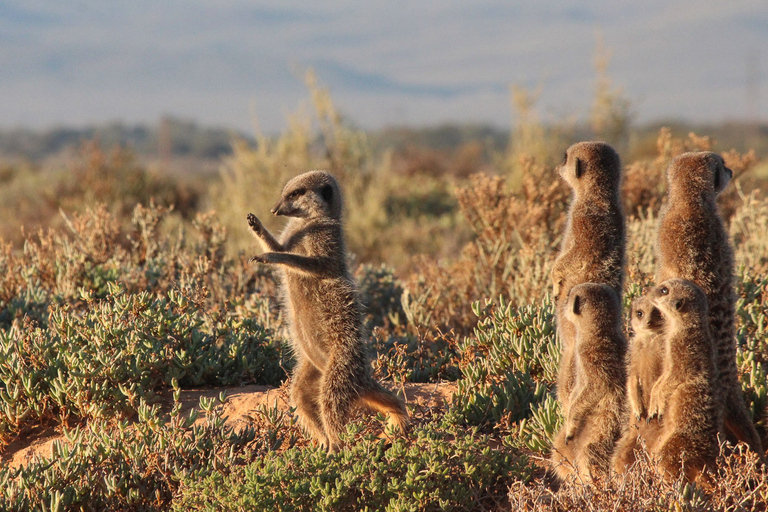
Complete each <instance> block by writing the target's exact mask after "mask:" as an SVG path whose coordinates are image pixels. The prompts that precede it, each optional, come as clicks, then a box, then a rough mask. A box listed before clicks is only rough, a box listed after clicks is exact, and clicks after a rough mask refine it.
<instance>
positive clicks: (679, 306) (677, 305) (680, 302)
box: [673, 299, 685, 311]
mask: <svg viewBox="0 0 768 512" xmlns="http://www.w3.org/2000/svg"><path fill="white" fill-rule="evenodd" d="M684 304H685V301H684V300H683V299H678V300H676V301H675V303H674V304H673V306H674V307H675V311H680V310H681V309H683V305H684Z"/></svg>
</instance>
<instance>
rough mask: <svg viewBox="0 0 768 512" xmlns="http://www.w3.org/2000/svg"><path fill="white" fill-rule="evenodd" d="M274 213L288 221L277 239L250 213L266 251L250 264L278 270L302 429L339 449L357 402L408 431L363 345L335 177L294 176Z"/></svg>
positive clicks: (397, 401) (396, 402)
mask: <svg viewBox="0 0 768 512" xmlns="http://www.w3.org/2000/svg"><path fill="white" fill-rule="evenodd" d="M272 213H274V214H275V215H285V216H288V217H290V220H289V222H288V225H287V226H286V228H285V230H284V231H283V233H282V235H281V236H280V240H279V241H278V240H277V239H275V238H274V237H273V236H272V235H271V234H270V233H269V232H268V231H267V230H266V229H265V228H264V227H263V226H262V224H261V222H260V221H259V219H258V218H256V216H254V215H253V214H249V215H248V224H249V225H250V227H251V229H252V231H253V232H254V234H255V235H256V237H257V238H258V239H259V241H260V242H261V244H262V246H263V247H264V250H265V251H269V252H266V253H265V254H262V255H260V256H256V257H254V258H253V259H252V261H258V262H260V263H267V264H276V265H279V266H280V270H281V273H282V279H281V281H282V288H283V296H284V300H285V309H286V312H287V316H288V324H289V327H290V334H291V344H292V347H293V351H294V354H295V356H296V359H297V364H296V368H295V370H294V372H293V376H292V382H291V403H292V405H293V406H294V407H296V413H297V414H298V417H299V421H300V423H301V425H302V426H303V427H304V429H305V430H306V431H307V432H308V433H309V434H310V435H311V436H312V438H314V439H316V440H317V441H319V442H320V443H322V444H324V445H326V446H327V447H328V448H329V449H330V450H331V451H335V450H337V449H338V448H339V447H340V439H339V434H340V433H342V432H343V431H344V429H345V425H346V424H347V422H348V421H349V416H350V412H351V411H352V409H353V407H355V406H356V405H362V406H365V407H368V408H370V409H373V410H375V411H380V412H385V413H387V414H388V415H389V419H390V422H391V423H392V424H394V425H395V426H397V427H399V428H401V429H402V428H404V427H405V426H406V424H407V422H408V415H407V413H406V410H405V406H404V404H403V402H402V401H401V400H400V399H399V398H397V397H396V396H395V395H394V394H392V393H391V392H390V391H388V390H386V389H384V388H383V387H382V386H381V385H380V384H379V383H378V382H376V381H375V380H374V379H373V377H372V375H371V369H370V365H369V363H368V358H367V356H366V354H365V350H364V347H363V317H362V305H361V303H360V298H359V296H358V291H357V287H356V285H355V283H354V280H353V279H352V276H351V274H350V272H349V269H348V267H347V255H346V248H345V245H344V233H343V226H342V221H341V214H342V197H341V189H340V188H339V185H338V183H337V182H336V179H335V178H334V177H333V176H331V175H330V174H328V173H327V172H324V171H310V172H308V173H305V174H302V175H300V176H297V177H295V178H293V179H292V180H290V181H289V182H288V183H287V184H286V185H285V188H284V189H283V193H282V197H281V199H280V201H279V202H278V203H277V204H276V205H275V207H274V208H273V209H272Z"/></svg>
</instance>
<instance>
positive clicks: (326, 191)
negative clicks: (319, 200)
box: [320, 185, 333, 204]
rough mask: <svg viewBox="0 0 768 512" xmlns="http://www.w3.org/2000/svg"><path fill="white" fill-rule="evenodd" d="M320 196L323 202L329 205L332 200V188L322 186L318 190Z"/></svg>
mask: <svg viewBox="0 0 768 512" xmlns="http://www.w3.org/2000/svg"><path fill="white" fill-rule="evenodd" d="M320 195H321V196H323V200H324V201H325V202H326V203H329V204H330V202H331V201H332V200H333V187H332V186H330V185H324V186H323V188H321V189H320Z"/></svg>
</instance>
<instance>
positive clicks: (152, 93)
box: [0, 0, 768, 133]
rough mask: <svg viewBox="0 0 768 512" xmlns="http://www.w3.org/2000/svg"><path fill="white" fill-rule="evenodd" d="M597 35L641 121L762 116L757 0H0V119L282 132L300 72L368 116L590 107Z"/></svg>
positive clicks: (398, 118)
mask: <svg viewBox="0 0 768 512" xmlns="http://www.w3.org/2000/svg"><path fill="white" fill-rule="evenodd" d="M598 38H602V40H603V43H604V45H605V47H607V48H608V49H609V50H610V52H611V60H610V65H609V68H608V72H609V75H610V77H611V79H612V81H613V84H614V85H615V86H617V87H621V88H622V89H623V92H624V94H625V95H626V96H627V97H628V98H629V99H630V101H631V102H632V107H633V111H634V114H635V116H636V121H637V122H650V121H656V120H669V119H684V120H688V121H694V122H719V121H723V120H734V119H736V120H738V119H745V118H747V117H748V116H752V117H753V118H754V117H755V116H757V115H761V118H762V119H766V117H768V3H766V2H765V0H729V1H728V2H723V1H721V0H716V1H713V0H644V1H643V2H638V1H635V2H626V1H621V0H594V1H590V2H586V1H575V0H563V1H556V2H555V1H549V0H539V1H536V0H534V1H528V0H521V1H515V2H513V1H483V0H478V1H471V2H468V1H466V0H445V1H422V2H419V1H413V0H410V1H400V0H389V1H386V2H382V1H379V0H371V1H363V2H361V1H359V0H357V1H346V0H326V1H323V2H306V1H304V0H302V1H293V0H281V1H274V2H266V1H241V0H216V1H207V2H204V1H196V0H183V1H181V0H160V1H158V0H108V1H78V0H68V1H66V2H61V1H43V0H22V1H17V0H0V128H14V127H26V128H47V127H52V126H77V127H81V126H86V125H89V124H100V123H104V122H113V121H121V122H125V123H130V124H134V123H147V124H155V123H157V122H158V120H159V119H160V117H161V116H164V115H172V116H176V117H180V118H183V119H189V120H194V121H197V122H199V123H201V124H205V125H214V126H221V127H229V128H234V129H238V130H242V131H245V132H246V133H253V132H254V126H255V123H258V126H259V127H260V129H262V130H264V131H265V132H278V131H280V130H282V129H284V128H285V126H286V124H287V121H286V119H287V117H288V116H289V115H290V114H291V113H293V112H295V111H297V109H299V108H300V107H301V106H302V105H306V104H307V103H308V98H309V95H308V92H307V89H306V86H305V85H304V74H305V72H306V70H307V69H310V68H311V69H314V70H315V72H316V74H317V77H318V81H319V83H320V84H321V85H323V86H325V87H327V88H328V89H329V90H330V92H331V96H332V98H333V99H334V102H335V103H336V105H337V106H338V107H339V109H340V110H341V111H342V112H343V113H344V115H345V116H346V117H347V118H348V119H349V120H350V121H352V122H353V123H354V124H355V125H357V126H360V127H363V128H370V129H376V128H381V127H385V126H391V125H413V126H433V125H439V124H443V123H487V124H491V125H495V126H498V127H508V126H510V124H511V123H512V122H513V120H514V117H513V116H514V112H513V109H512V107H511V101H510V87H511V86H512V85H513V84H514V85H519V86H522V87H525V88H528V89H529V90H531V91H534V90H536V91H538V93H539V97H538V98H539V99H538V102H537V110H538V113H539V115H540V116H541V117H542V118H543V119H544V120H558V119H564V118H571V119H572V118H575V119H585V118H586V116H587V114H588V111H589V108H590V105H591V103H592V100H593V95H594V89H595V69H594V57H595V51H596V50H595V49H596V44H597V40H598Z"/></svg>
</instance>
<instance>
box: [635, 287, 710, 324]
mask: <svg viewBox="0 0 768 512" xmlns="http://www.w3.org/2000/svg"><path fill="white" fill-rule="evenodd" d="M649 298H650V299H651V301H652V302H653V305H654V306H656V307H657V308H659V310H660V311H661V313H662V315H664V318H665V320H666V321H668V322H669V323H674V322H676V321H683V322H684V323H685V325H689V326H690V325H700V324H706V323H707V314H708V304H707V296H706V295H705V294H704V292H703V291H702V289H701V288H699V287H698V286H697V285H696V284H695V283H692V282H691V281H687V280H685V279H680V278H673V279H667V280H666V281H664V282H663V283H661V284H660V285H658V286H656V287H655V288H654V289H653V290H651V292H650V294H649Z"/></svg>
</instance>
